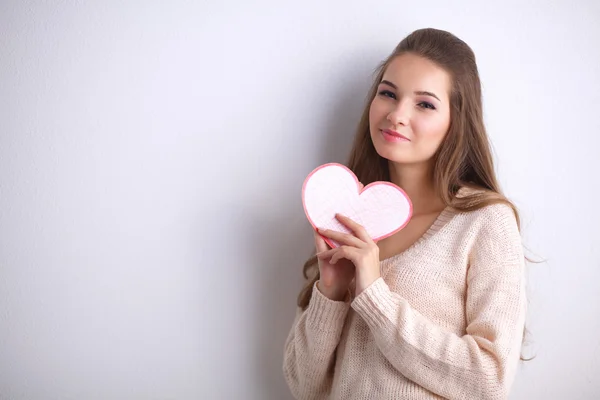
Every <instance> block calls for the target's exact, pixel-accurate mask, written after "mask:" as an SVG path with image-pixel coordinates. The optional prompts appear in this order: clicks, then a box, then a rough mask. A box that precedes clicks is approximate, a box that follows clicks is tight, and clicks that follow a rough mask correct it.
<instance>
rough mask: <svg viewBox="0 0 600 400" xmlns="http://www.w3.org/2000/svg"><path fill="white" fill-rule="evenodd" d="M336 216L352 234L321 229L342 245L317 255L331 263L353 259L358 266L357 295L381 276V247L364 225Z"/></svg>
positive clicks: (325, 234)
mask: <svg viewBox="0 0 600 400" xmlns="http://www.w3.org/2000/svg"><path fill="white" fill-rule="evenodd" d="M336 218H337V220H338V221H340V222H341V223H342V224H343V225H344V226H346V227H347V228H348V229H349V230H350V231H351V232H352V234H350V233H343V232H336V231H333V230H331V229H325V230H321V229H319V230H318V231H319V233H320V234H321V235H323V236H326V237H328V238H330V239H332V240H335V241H336V242H338V243H340V246H339V247H336V248H334V249H331V250H327V251H324V252H322V253H319V254H317V257H319V258H321V259H324V260H328V262H329V263H331V264H335V263H336V262H337V261H338V260H339V259H341V258H345V259H347V260H350V261H352V263H353V264H354V266H355V267H356V292H355V296H358V295H359V294H360V293H362V291H363V290H365V289H366V288H368V287H369V286H370V285H371V284H372V283H373V282H375V281H376V280H377V279H378V278H379V277H380V276H381V271H380V268H379V247H378V246H377V243H375V242H374V241H373V239H371V237H370V236H369V234H368V233H367V231H366V229H365V228H364V227H363V226H361V225H360V224H358V223H356V222H354V221H353V220H351V219H350V218H348V217H345V216H343V215H340V214H336Z"/></svg>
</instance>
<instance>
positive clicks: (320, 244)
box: [315, 231, 329, 254]
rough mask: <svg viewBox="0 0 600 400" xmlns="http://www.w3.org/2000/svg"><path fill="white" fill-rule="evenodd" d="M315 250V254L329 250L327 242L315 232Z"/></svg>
mask: <svg viewBox="0 0 600 400" xmlns="http://www.w3.org/2000/svg"><path fill="white" fill-rule="evenodd" d="M315 248H316V249H317V254H318V253H322V252H324V251H327V250H328V249H329V246H328V245H327V242H325V239H323V237H322V236H321V235H319V233H318V232H317V231H315Z"/></svg>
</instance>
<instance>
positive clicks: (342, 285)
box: [315, 232, 355, 301]
mask: <svg viewBox="0 0 600 400" xmlns="http://www.w3.org/2000/svg"><path fill="white" fill-rule="evenodd" d="M315 246H316V248H317V255H318V254H319V253H322V252H325V251H327V250H329V249H330V248H331V247H329V245H328V244H327V242H325V239H323V237H322V236H321V235H319V233H317V232H315ZM317 257H318V256H317ZM330 259H331V258H330ZM330 259H322V258H320V257H318V260H319V272H320V275H321V277H320V279H319V282H318V283H317V288H318V289H319V291H320V292H321V293H323V295H324V296H325V297H327V298H328V299H330V300H334V301H343V300H344V298H345V297H346V294H347V293H348V289H349V287H350V283H352V280H353V279H354V274H355V271H354V264H352V261H350V260H347V259H340V260H338V261H337V262H336V263H335V264H331V263H330V262H329V261H330Z"/></svg>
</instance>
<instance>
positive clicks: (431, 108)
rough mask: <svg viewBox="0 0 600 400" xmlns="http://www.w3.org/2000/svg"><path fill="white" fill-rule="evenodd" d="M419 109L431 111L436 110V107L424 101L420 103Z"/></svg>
mask: <svg viewBox="0 0 600 400" xmlns="http://www.w3.org/2000/svg"><path fill="white" fill-rule="evenodd" d="M419 107H421V108H426V109H430V110H435V106H434V105H433V104H431V103H429V102H426V101H422V102H420V103H419Z"/></svg>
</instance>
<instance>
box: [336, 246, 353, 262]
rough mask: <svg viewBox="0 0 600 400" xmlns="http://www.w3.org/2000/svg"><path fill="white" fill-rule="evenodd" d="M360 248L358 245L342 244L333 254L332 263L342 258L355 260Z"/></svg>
mask: <svg viewBox="0 0 600 400" xmlns="http://www.w3.org/2000/svg"><path fill="white" fill-rule="evenodd" d="M357 251H358V249H357V248H356V247H349V246H342V247H340V248H339V249H338V251H337V252H335V253H334V254H333V256H331V260H330V261H329V263H330V264H335V263H337V262H338V261H339V260H341V259H342V258H345V259H346V260H350V261H352V262H354V259H355V258H356V254H357Z"/></svg>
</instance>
